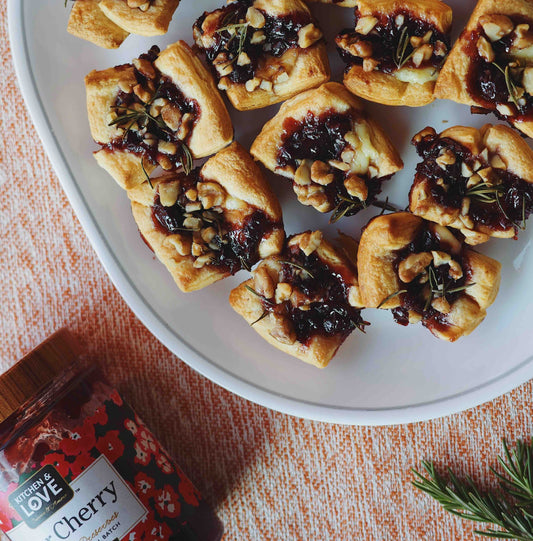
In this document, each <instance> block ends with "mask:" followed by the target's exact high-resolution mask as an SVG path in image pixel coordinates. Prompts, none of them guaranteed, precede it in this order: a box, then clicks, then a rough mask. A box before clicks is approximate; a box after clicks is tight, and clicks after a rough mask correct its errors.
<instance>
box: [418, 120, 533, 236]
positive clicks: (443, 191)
mask: <svg viewBox="0 0 533 541" xmlns="http://www.w3.org/2000/svg"><path fill="white" fill-rule="evenodd" d="M413 144H414V145H415V146H416V148H417V151H418V154H419V155H420V156H421V157H422V158H423V161H422V162H421V163H419V164H418V166H417V168H416V170H417V173H416V176H415V180H414V183H413V186H412V187H411V191H410V194H409V204H410V210H411V212H413V213H414V214H416V215H418V216H421V217H423V218H426V219H427V220H431V221H433V222H437V223H439V224H441V225H444V226H450V227H454V228H457V229H460V230H461V233H462V234H463V235H464V236H465V240H466V242H467V243H468V244H479V243H481V242H485V241H486V240H488V239H489V238H490V237H500V238H513V237H516V234H517V232H518V229H519V228H520V229H525V222H526V220H527V218H528V217H529V215H530V214H531V212H532V211H533V150H531V149H530V148H529V146H528V145H527V144H526V143H525V141H524V140H523V139H522V137H521V136H520V134H518V133H517V132H516V131H514V130H513V129H511V128H509V127H507V126H502V125H501V124H500V125H496V126H492V125H491V124H486V125H485V126H483V128H481V130H476V129H475V128H466V127H463V126H455V127H453V128H449V129H447V130H445V131H443V132H442V133H441V134H437V133H436V132H435V130H434V129H433V128H425V129H424V130H422V131H421V132H420V133H418V134H417V135H415V137H414V138H413Z"/></svg>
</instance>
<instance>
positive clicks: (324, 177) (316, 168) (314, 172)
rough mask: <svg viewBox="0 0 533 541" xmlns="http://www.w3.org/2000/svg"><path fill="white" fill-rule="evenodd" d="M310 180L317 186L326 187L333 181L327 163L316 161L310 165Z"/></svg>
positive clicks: (333, 177) (332, 175)
mask: <svg viewBox="0 0 533 541" xmlns="http://www.w3.org/2000/svg"><path fill="white" fill-rule="evenodd" d="M311 179H312V180H313V181H314V182H316V183H317V184H321V185H322V186H327V185H328V184H331V183H332V182H333V181H334V180H335V175H334V174H333V173H332V172H331V169H330V167H329V165H328V164H327V163H324V162H321V161H320V160H317V161H314V162H313V165H311Z"/></svg>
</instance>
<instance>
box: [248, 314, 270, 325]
mask: <svg viewBox="0 0 533 541" xmlns="http://www.w3.org/2000/svg"><path fill="white" fill-rule="evenodd" d="M269 314H270V312H269V311H268V310H263V313H262V314H261V315H260V316H259V317H258V318H257V319H256V320H255V321H252V323H250V327H253V326H254V325H255V324H256V323H259V322H260V321H261V320H262V319H265V318H266V317H267V316H268V315H269Z"/></svg>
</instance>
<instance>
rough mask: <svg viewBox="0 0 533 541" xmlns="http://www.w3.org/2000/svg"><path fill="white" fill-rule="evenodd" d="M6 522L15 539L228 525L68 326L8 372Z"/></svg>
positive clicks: (209, 540)
mask: <svg viewBox="0 0 533 541" xmlns="http://www.w3.org/2000/svg"><path fill="white" fill-rule="evenodd" d="M0 530H2V531H3V532H5V533H6V534H7V536H8V537H9V539H11V541H29V540H32V541H34V540H35V541H63V540H68V541H106V540H107V541H156V540H157V541H178V540H198V541H218V540H219V539H220V538H221V537H222V531H223V528H222V524H221V522H220V521H219V519H218V518H217V517H216V515H215V514H214V512H213V511H212V509H211V508H210V507H209V505H208V504H207V503H206V502H205V500H203V499H202V497H201V495H200V494H199V492H198V491H197V490H196V488H195V487H194V486H193V485H192V483H191V482H190V481H189V479H187V477H186V476H185V475H184V473H183V472H182V471H181V470H180V469H179V467H178V466H177V465H176V464H175V463H174V462H173V461H172V459H171V458H170V457H169V455H168V454H167V453H166V451H165V450H164V449H163V448H162V446H161V445H160V443H159V442H158V441H157V439H156V438H155V437H154V435H153V434H152V433H151V432H150V430H149V429H148V428H147V427H146V425H145V424H144V423H143V422H142V420H141V419H140V418H139V417H138V416H137V414H136V413H135V412H134V411H133V410H132V409H131V407H130V406H129V405H128V404H126V403H125V402H124V401H123V400H122V398H121V397H120V395H119V394H118V392H117V391H116V390H115V389H113V387H112V386H110V384H109V383H108V382H107V381H106V380H105V378H104V377H103V376H102V375H101V373H100V372H99V371H98V370H97V369H95V368H94V367H85V366H83V365H82V364H81V363H80V362H79V360H78V347H77V344H76V343H75V341H74V339H73V337H72V335H71V334H70V333H69V332H68V331H67V330H65V329H63V330H61V331H58V332H57V333H56V334H54V335H53V336H51V337H50V338H49V339H48V340H47V341H46V342H44V343H43V344H41V345H40V346H39V347H38V348H36V349H35V350H34V351H32V352H31V353H29V354H28V355H26V356H25V357H24V358H23V359H22V360H20V361H19V362H18V363H17V364H16V365H15V366H13V367H12V368H11V369H10V370H8V371H7V372H6V373H5V374H3V375H2V376H0Z"/></svg>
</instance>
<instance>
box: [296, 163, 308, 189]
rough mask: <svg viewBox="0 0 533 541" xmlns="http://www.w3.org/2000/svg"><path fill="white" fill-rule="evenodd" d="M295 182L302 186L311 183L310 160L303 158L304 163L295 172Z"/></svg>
mask: <svg viewBox="0 0 533 541" xmlns="http://www.w3.org/2000/svg"><path fill="white" fill-rule="evenodd" d="M294 182H295V183H296V184H298V185H300V186H307V185H309V184H311V168H310V167H309V160H302V163H301V164H300V165H299V166H298V169H296V172H295V173H294Z"/></svg>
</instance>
